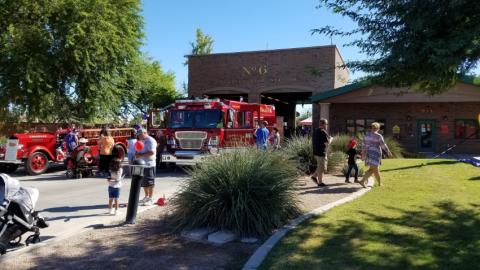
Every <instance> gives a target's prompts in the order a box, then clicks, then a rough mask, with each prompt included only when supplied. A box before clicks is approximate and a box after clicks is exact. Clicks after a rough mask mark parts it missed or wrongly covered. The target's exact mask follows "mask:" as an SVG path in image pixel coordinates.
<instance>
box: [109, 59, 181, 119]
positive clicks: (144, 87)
mask: <svg viewBox="0 0 480 270" xmlns="http://www.w3.org/2000/svg"><path fill="white" fill-rule="evenodd" d="M118 87H119V88H120V89H122V90H123V91H124V92H125V94H124V95H123V98H122V113H123V115H124V116H128V115H133V114H136V113H147V112H148V110H149V109H151V108H161V107H164V106H166V105H168V104H170V103H172V102H173V101H174V100H175V99H176V98H179V97H180V94H179V93H178V91H177V89H176V88H175V75H174V74H173V73H172V72H165V71H164V70H163V69H162V67H161V65H160V63H159V62H157V61H153V60H152V59H150V58H149V57H147V56H145V55H142V56H141V57H139V58H138V59H136V60H135V61H134V62H132V63H131V65H129V67H128V68H127V73H126V76H124V77H123V78H121V79H120V84H119V85H118Z"/></svg>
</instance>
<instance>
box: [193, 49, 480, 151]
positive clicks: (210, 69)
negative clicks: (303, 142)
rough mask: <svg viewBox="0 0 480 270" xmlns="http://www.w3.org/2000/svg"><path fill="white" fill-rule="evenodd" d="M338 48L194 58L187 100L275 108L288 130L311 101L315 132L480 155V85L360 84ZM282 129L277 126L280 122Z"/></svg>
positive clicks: (467, 81) (468, 82) (409, 147)
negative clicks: (373, 129) (374, 132)
mask: <svg viewBox="0 0 480 270" xmlns="http://www.w3.org/2000/svg"><path fill="white" fill-rule="evenodd" d="M343 64H344V61H343V59H342V57H341V55H340V53H339V51H338V49H337V47H336V46H335V45H331V46H318V47H307V48H291V49H280V50H266V51H252V52H235V53H218V54H210V55H198V56H197V55H195V56H193V55H191V56H188V68H189V70H188V71H189V72H188V93H189V96H195V97H198V96H202V95H208V96H209V97H218V98H224V99H233V100H239V99H240V98H242V99H243V100H244V101H248V102H252V103H264V104H271V105H275V108H276V113H277V115H280V116H283V118H284V119H283V121H285V122H286V123H287V126H289V127H294V126H295V113H296V112H295V106H296V105H297V104H309V103H311V102H312V108H313V112H312V114H313V121H312V123H313V126H314V127H316V126H318V121H319V119H320V118H321V117H322V118H326V119H328V120H329V122H330V132H331V133H332V134H339V133H349V134H358V133H362V132H364V131H365V130H366V129H367V128H368V127H369V126H370V124H371V123H372V122H374V121H377V122H380V123H381V124H382V132H383V133H384V135H386V136H393V137H396V138H398V140H399V141H400V143H401V144H402V145H403V146H404V147H405V148H406V149H407V150H409V151H411V152H440V151H443V150H445V149H446V148H447V147H449V146H452V145H457V144H458V146H457V147H456V148H455V151H456V152H458V153H480V137H479V127H478V124H479V123H478V119H477V118H478V114H479V113H480V86H479V85H476V84H474V83H473V79H464V80H462V81H461V82H459V83H458V85H456V86H455V87H454V88H453V89H451V90H450V91H448V92H446V93H443V94H441V95H436V96H428V95H425V94H421V93H418V92H414V91H413V90H411V89H404V88H395V89H392V88H385V87H382V86H380V85H372V84H369V83H368V82H360V83H355V84H349V85H346V84H347V82H348V80H349V72H348V70H347V69H344V68H342V67H341V66H342V65H343ZM277 125H278V123H277Z"/></svg>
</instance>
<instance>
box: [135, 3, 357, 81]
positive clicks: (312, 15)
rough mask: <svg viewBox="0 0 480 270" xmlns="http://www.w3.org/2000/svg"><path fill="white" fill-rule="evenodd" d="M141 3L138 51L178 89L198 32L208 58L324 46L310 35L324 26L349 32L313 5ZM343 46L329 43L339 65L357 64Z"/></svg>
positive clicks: (346, 25) (340, 20) (344, 21)
mask: <svg viewBox="0 0 480 270" xmlns="http://www.w3.org/2000/svg"><path fill="white" fill-rule="evenodd" d="M142 3H143V15H144V20H145V29H144V31H145V36H146V37H145V39H144V46H143V48H142V50H143V51H144V52H146V53H147V54H148V55H149V56H151V57H152V58H153V59H155V60H157V61H159V62H160V63H161V65H162V68H163V69H164V70H166V71H172V72H174V73H175V75H176V85H177V86H178V88H181V86H182V84H183V83H184V82H185V83H187V81H188V74H187V72H188V71H187V67H186V66H184V65H183V62H184V61H185V58H184V55H187V54H189V53H190V50H191V46H190V42H194V41H195V31H196V29H197V28H200V29H202V31H203V32H204V34H208V35H210V36H211V37H212V38H213V40H214V41H215V42H214V44H213V53H223V52H240V51H255V50H265V49H282V48H295V47H309V46H321V45H329V44H331V43H330V42H331V40H330V38H328V37H324V36H320V35H318V34H316V35H312V34H311V30H312V29H314V28H318V27H321V26H324V25H335V26H338V27H341V28H344V29H351V28H353V27H354V25H353V23H352V22H351V21H348V19H346V18H345V19H343V18H342V17H340V16H338V15H333V14H332V13H331V12H330V11H328V10H325V9H317V8H316V6H317V4H318V0H297V1H293V0H275V1H274V0H257V1H253V0H243V1H231V0H223V1H220V0H205V1H194V0H190V1H187V0H175V1H166V0H143V1H142ZM348 41H350V40H347V39H344V40H342V39H340V38H335V37H334V38H333V39H332V42H333V44H336V45H337V46H338V47H339V49H340V53H341V55H342V57H343V58H344V60H353V59H359V58H361V57H362V56H361V55H360V54H358V52H357V49H355V48H344V47H342V46H343V44H344V43H347V42H348ZM351 75H352V74H351ZM353 76H354V77H356V76H357V74H353ZM351 77H352V76H351Z"/></svg>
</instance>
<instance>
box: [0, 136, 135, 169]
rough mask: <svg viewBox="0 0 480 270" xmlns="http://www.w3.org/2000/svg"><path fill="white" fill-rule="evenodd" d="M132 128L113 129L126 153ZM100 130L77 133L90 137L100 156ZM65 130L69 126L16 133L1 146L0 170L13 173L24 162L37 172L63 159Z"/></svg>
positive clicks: (26, 167) (64, 154) (94, 151)
mask: <svg viewBox="0 0 480 270" xmlns="http://www.w3.org/2000/svg"><path fill="white" fill-rule="evenodd" d="M130 131H131V129H129V128H116V129H110V132H111V133H112V136H113V138H114V140H115V143H116V145H119V146H121V148H119V149H122V151H123V153H126V149H127V139H128V137H129V136H130ZM99 133H100V129H80V130H78V137H79V138H86V139H88V143H87V145H89V146H90V147H91V149H92V153H93V155H94V156H95V157H97V156H98V147H97V143H98V138H99ZM66 134H67V131H66V130H58V131H56V132H32V133H16V134H13V135H12V136H10V138H8V141H7V143H6V145H2V146H0V172H7V173H13V172H15V170H17V168H18V167H19V166H20V165H21V164H24V166H25V169H26V170H27V172H28V173H29V174H30V175H38V174H42V173H44V172H45V171H46V170H47V169H48V165H49V163H50V162H57V163H63V162H64V161H65V160H66V158H67V157H66V147H65V145H64V143H63V139H64V137H65V135H66ZM122 156H124V154H123V155H122Z"/></svg>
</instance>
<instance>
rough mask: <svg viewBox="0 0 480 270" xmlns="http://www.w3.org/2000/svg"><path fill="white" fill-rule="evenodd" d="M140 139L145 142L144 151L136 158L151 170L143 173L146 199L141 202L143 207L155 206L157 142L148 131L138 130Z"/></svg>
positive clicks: (138, 153) (139, 152)
mask: <svg viewBox="0 0 480 270" xmlns="http://www.w3.org/2000/svg"><path fill="white" fill-rule="evenodd" d="M138 139H139V140H140V141H141V142H143V149H142V150H140V151H137V152H136V153H135V158H137V159H142V160H144V161H145V164H146V165H147V166H149V168H145V169H144V171H143V181H142V184H141V186H142V187H143V190H144V191H145V198H143V199H142V200H140V203H142V204H143V205H152V204H153V199H152V196H153V188H154V187H155V165H156V164H155V163H156V162H155V161H156V160H155V159H156V157H157V141H155V139H154V138H152V137H150V136H149V135H148V133H147V130H146V129H139V130H138Z"/></svg>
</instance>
